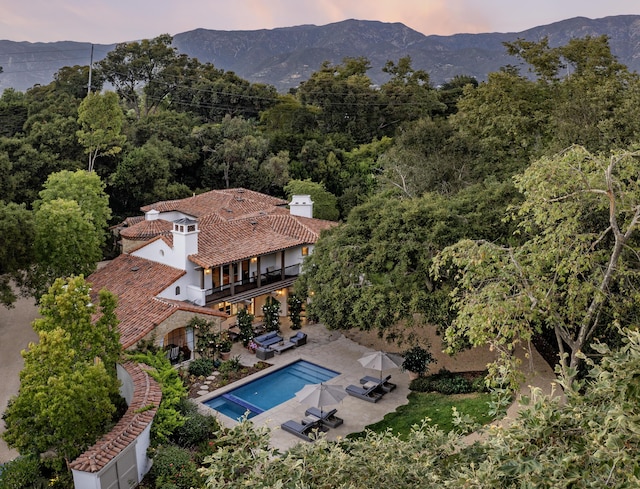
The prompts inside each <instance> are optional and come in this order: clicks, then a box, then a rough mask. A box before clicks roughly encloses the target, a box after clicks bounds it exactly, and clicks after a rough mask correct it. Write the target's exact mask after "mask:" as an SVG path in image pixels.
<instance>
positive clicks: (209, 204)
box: [141, 188, 287, 220]
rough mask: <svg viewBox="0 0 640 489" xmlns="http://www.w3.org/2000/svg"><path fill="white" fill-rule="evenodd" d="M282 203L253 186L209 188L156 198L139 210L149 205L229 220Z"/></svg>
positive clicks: (283, 201)
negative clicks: (173, 197) (180, 196)
mask: <svg viewBox="0 0 640 489" xmlns="http://www.w3.org/2000/svg"><path fill="white" fill-rule="evenodd" d="M285 205H287V201H286V200H283V199H278V198H276V197H271V196H269V195H265V194H261V193H259V192H254V191H253V190H247V189H244V188H234V189H223V190H211V191H209V192H205V193H202V194H199V195H194V196H193V197H188V198H186V199H179V200H165V201H161V202H155V203H153V204H149V205H146V206H144V207H142V208H141V210H142V211H143V212H148V211H150V210H152V209H155V210H157V211H159V212H169V211H179V212H182V213H184V214H187V215H190V216H193V217H204V216H208V215H210V214H216V215H217V216H218V217H219V218H221V219H222V220H229V219H237V218H238V217H242V216H245V215H247V214H252V213H257V212H260V211H261V210H262V211H269V210H271V209H272V208H274V207H277V206H285Z"/></svg>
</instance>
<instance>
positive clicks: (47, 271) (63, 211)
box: [33, 199, 102, 296]
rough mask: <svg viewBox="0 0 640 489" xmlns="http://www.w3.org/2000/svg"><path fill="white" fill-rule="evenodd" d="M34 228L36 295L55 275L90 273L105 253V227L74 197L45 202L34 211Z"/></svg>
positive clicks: (49, 283) (47, 285) (44, 288)
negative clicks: (103, 240) (99, 226)
mask: <svg viewBox="0 0 640 489" xmlns="http://www.w3.org/2000/svg"><path fill="white" fill-rule="evenodd" d="M35 230H36V233H35V241H34V249H35V255H36V262H37V267H36V271H35V275H34V277H33V281H34V289H35V290H34V292H35V295H36V296H40V295H41V294H42V293H43V292H44V291H45V290H46V289H47V288H48V287H49V286H50V285H51V284H52V283H53V282H54V281H55V279H56V278H59V277H68V276H70V275H79V274H82V275H89V274H91V273H92V272H93V271H94V270H95V267H96V264H97V263H98V261H99V260H100V258H101V257H102V250H101V246H100V245H101V239H102V231H101V230H100V231H97V230H96V228H95V225H94V223H93V218H92V216H91V214H90V213H88V212H84V211H83V209H82V208H81V207H80V205H79V204H78V203H77V202H76V201H75V200H66V199H54V200H51V201H47V202H43V203H42V204H41V205H40V206H39V207H38V210H37V211H36V213H35Z"/></svg>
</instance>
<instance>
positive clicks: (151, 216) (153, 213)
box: [144, 209, 160, 221]
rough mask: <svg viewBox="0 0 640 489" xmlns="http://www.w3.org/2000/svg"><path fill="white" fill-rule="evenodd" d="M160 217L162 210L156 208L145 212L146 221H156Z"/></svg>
mask: <svg viewBox="0 0 640 489" xmlns="http://www.w3.org/2000/svg"><path fill="white" fill-rule="evenodd" d="M159 217H160V212H159V211H157V210H155V209H151V210H150V211H148V212H145V213H144V218H145V220H146V221H155V220H156V219H158V218H159Z"/></svg>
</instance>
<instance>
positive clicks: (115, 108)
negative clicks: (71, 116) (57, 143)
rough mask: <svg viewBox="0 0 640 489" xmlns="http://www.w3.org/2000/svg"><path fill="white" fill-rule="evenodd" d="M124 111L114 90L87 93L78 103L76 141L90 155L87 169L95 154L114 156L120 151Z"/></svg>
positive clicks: (90, 168)
mask: <svg viewBox="0 0 640 489" xmlns="http://www.w3.org/2000/svg"><path fill="white" fill-rule="evenodd" d="M123 122H124V114H123V113H122V109H121V108H120V102H119V99H118V96H117V95H116V93H115V92H106V93H104V94H102V93H90V94H89V95H87V97H86V98H85V99H84V100H83V101H82V103H81V104H80V107H78V123H79V125H80V129H79V130H78V131H77V132H76V134H77V136H78V141H80V144H82V146H84V148H85V153H86V154H88V155H89V165H88V168H87V169H88V170H89V171H90V172H91V171H93V170H94V167H95V163H96V158H98V156H113V155H115V154H118V153H119V152H120V151H122V145H123V144H124V142H125V139H126V137H125V136H124V135H123V134H122V124H123Z"/></svg>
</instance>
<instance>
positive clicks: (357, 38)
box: [0, 15, 640, 93]
mask: <svg viewBox="0 0 640 489" xmlns="http://www.w3.org/2000/svg"><path fill="white" fill-rule="evenodd" d="M587 35H590V36H599V35H607V36H609V40H610V45H611V50H612V52H613V53H614V55H616V56H617V57H618V59H619V61H620V62H622V63H623V64H625V65H627V66H628V67H629V69H630V70H632V71H636V72H640V15H617V16H610V17H603V18H601V19H589V18H587V17H573V18H570V19H566V20H562V21H559V22H554V23H552V24H547V25H543V26H536V27H532V28H530V29H527V30H525V31H520V32H492V33H479V34H468V33H459V34H452V35H450V36H441V35H425V34H422V33H420V32H418V31H416V30H414V29H411V28H410V27H407V26H406V25H404V24H401V23H398V22H395V23H389V22H381V21H376V20H357V19H347V20H343V21H340V22H334V23H331V24H326V25H322V26H317V25H313V24H303V25H298V26H292V27H279V28H275V29H258V30H240V31H238V30H230V31H223V30H212V29H206V28H198V29H193V30H190V31H186V32H183V33H179V34H175V35H174V36H173V46H174V47H176V49H177V50H178V52H180V53H183V54H187V55H189V56H190V57H194V58H197V59H198V60H199V61H200V62H202V63H205V62H210V63H212V64H213V65H214V66H216V68H219V69H223V70H225V71H233V72H235V73H236V74H237V75H238V76H240V77H242V78H245V79H246V80H249V81H251V82H254V83H257V82H259V83H266V84H269V85H273V86H275V87H276V88H277V89H278V91H279V92H282V93H284V92H286V91H288V90H290V89H292V88H295V87H296V86H298V85H299V83H300V82H301V81H304V80H306V79H308V78H309V76H310V75H311V74H312V73H314V72H316V71H317V70H318V69H319V68H320V66H321V64H322V63H323V62H325V61H328V62H330V63H331V64H333V65H336V64H339V63H341V62H342V60H343V59H344V58H346V57H360V56H362V57H365V58H367V59H368V60H369V61H370V64H371V69H370V70H369V73H368V74H369V77H370V78H371V80H372V82H373V83H375V84H378V85H380V84H382V83H384V82H385V81H386V79H387V75H386V74H385V73H383V72H382V68H383V67H384V65H385V64H386V62H387V61H390V60H391V61H394V62H397V61H398V60H399V59H400V58H402V57H404V56H410V57H411V59H412V66H413V68H414V69H422V70H424V71H426V72H427V73H429V75H430V77H431V81H432V83H433V84H435V85H438V84H441V83H443V82H445V81H447V80H449V79H451V78H452V77H453V76H455V75H470V76H474V77H476V78H477V79H478V80H479V81H483V80H485V79H486V77H487V75H488V74H489V73H491V72H494V71H497V70H499V69H500V68H501V67H502V66H505V65H507V64H516V63H518V60H517V59H516V58H514V57H512V56H509V55H507V54H506V50H505V48H504V45H503V43H504V42H509V41H515V40H516V39H518V38H521V39H526V40H529V41H539V40H541V39H542V38H543V37H547V38H548V39H549V43H550V45H552V46H558V45H563V44H566V43H567V42H568V41H569V39H571V38H574V37H585V36H587ZM115 46H116V44H94V45H93V47H94V53H95V54H94V62H95V61H100V60H101V59H102V58H104V57H105V56H106V55H107V53H108V52H109V51H110V50H112V49H113V48H114V47H115ZM90 50H91V43H87V42H84V43H83V42H75V41H60V42H50V43H42V42H37V43H29V42H26V41H19V42H17V41H8V40H0V66H2V67H3V68H4V73H1V74H0V90H4V89H6V88H14V89H16V90H19V91H24V90H26V89H27V88H30V87H32V86H33V85H36V84H40V85H46V84H48V83H50V82H51V81H52V80H53V75H54V74H55V72H56V71H58V70H59V69H60V68H62V67H63V66H73V65H76V64H78V65H88V64H89V60H90ZM523 74H526V73H525V72H524V70H523Z"/></svg>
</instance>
